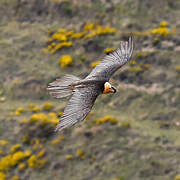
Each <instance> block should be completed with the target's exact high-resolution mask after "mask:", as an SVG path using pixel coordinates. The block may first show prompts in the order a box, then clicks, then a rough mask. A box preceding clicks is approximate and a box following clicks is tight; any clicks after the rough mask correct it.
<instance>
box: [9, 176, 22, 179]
mask: <svg viewBox="0 0 180 180" xmlns="http://www.w3.org/2000/svg"><path fill="white" fill-rule="evenodd" d="M9 180H20V178H19V176H12V177H11V178H10V179H9Z"/></svg>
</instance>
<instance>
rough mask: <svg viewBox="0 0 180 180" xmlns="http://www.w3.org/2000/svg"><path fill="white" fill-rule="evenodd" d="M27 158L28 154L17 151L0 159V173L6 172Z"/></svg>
mask: <svg viewBox="0 0 180 180" xmlns="http://www.w3.org/2000/svg"><path fill="white" fill-rule="evenodd" d="M27 157H29V153H27V152H23V151H18V152H15V153H14V154H9V155H6V156H4V157H2V158H0V171H8V170H9V169H10V168H12V167H14V166H16V165H17V164H18V163H19V162H20V161H22V160H24V159H25V158H27Z"/></svg>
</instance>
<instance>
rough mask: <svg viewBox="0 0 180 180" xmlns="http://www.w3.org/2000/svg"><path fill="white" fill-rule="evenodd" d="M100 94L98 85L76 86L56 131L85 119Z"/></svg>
mask: <svg viewBox="0 0 180 180" xmlns="http://www.w3.org/2000/svg"><path fill="white" fill-rule="evenodd" d="M99 94H100V91H99V90H98V89H97V86H96V85H93V86H81V85H80V87H77V88H75V89H74V92H73V95H72V97H71V99H70V100H69V102H68V104H67V106H66V107H65V110H64V114H63V116H62V117H61V119H60V121H59V124H58V125H57V127H56V131H61V130H62V129H64V128H67V127H71V126H73V125H74V124H76V123H78V122H81V121H83V120H84V119H85V118H86V116H87V115H88V113H89V112H90V111H91V109H92V107H93V105H94V102H95V100H96V98H97V96H98V95H99Z"/></svg>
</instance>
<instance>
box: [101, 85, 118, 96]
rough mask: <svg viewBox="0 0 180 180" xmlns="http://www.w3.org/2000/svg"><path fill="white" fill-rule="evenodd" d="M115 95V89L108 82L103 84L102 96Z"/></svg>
mask: <svg viewBox="0 0 180 180" xmlns="http://www.w3.org/2000/svg"><path fill="white" fill-rule="evenodd" d="M108 93H116V89H115V88H114V87H113V86H111V84H110V83H109V82H105V83H104V90H103V94H108Z"/></svg>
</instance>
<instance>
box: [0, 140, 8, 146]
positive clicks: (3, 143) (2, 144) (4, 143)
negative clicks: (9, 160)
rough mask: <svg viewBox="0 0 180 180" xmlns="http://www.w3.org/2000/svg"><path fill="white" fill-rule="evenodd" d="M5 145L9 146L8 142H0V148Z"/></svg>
mask: <svg viewBox="0 0 180 180" xmlns="http://www.w3.org/2000/svg"><path fill="white" fill-rule="evenodd" d="M7 144H9V141H7V140H0V146H5V145H7Z"/></svg>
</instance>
